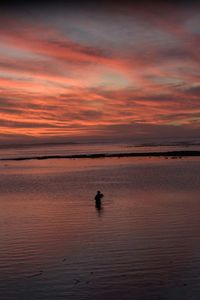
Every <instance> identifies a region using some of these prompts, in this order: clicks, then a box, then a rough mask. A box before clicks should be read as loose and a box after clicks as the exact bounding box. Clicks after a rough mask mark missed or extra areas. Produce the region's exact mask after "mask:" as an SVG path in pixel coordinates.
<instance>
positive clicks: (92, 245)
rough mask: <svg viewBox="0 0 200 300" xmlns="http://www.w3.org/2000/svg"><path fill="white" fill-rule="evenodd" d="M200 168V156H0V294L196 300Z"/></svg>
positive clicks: (199, 259) (199, 270) (199, 261)
mask: <svg viewBox="0 0 200 300" xmlns="http://www.w3.org/2000/svg"><path fill="white" fill-rule="evenodd" d="M199 169H200V158H198V157H196V158H195V157H190V158H189V157H186V158H182V159H170V158H169V159H165V158H156V157H154V158H136V157H126V158H104V159H103V158H102V159H87V158H85V159H77V160H73V159H71V160H65V159H59V160H56V159H52V160H44V161H40V160H33V161H8V162H7V161H4V162H3V161H1V162H0V171H1V173H0V174H1V175H0V195H1V198H0V228H1V230H0V239H1V244H0V269H1V272H0V296H1V297H0V298H1V299H3V300H9V299H10V300H11V299H12V300H16V299H20V300H23V299H30V300H37V299H52V300H53V299H69V300H71V299H77V300H79V299H85V300H86V299H87V300H90V299H91V300H92V299H96V300H102V299H104V300H107V299H120V300H129V299H130V300H131V299H134V300H139V299H140V300H149V299H151V300H154V299H159V300H162V299H170V300H175V299H176V300H177V299H180V300H186V299H192V300H199V295H200V229H199V228H200V203H199V199H200V173H199ZM97 190H101V191H102V192H103V193H104V195H105V197H104V199H103V201H102V206H101V207H100V208H99V207H98V208H96V207H95V203H94V196H95V193H96V191H97Z"/></svg>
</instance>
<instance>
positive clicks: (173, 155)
mask: <svg viewBox="0 0 200 300" xmlns="http://www.w3.org/2000/svg"><path fill="white" fill-rule="evenodd" d="M189 156H200V151H167V152H132V153H127V152H125V153H93V154H74V155H44V156H33V157H15V158H1V159H0V160H1V161H8V160H14V161H19V160H33V159H34V160H44V159H61V158H67V159H78V158H108V157H118V158H120V157H171V158H181V157H189Z"/></svg>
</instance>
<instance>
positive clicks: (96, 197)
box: [94, 191, 104, 201]
mask: <svg viewBox="0 0 200 300" xmlns="http://www.w3.org/2000/svg"><path fill="white" fill-rule="evenodd" d="M103 197H104V194H102V193H101V192H100V191H97V194H96V196H95V198H94V199H95V200H96V201H101V199H102V198H103Z"/></svg>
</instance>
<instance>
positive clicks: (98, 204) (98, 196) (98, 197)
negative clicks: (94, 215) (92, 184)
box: [94, 191, 104, 213]
mask: <svg viewBox="0 0 200 300" xmlns="http://www.w3.org/2000/svg"><path fill="white" fill-rule="evenodd" d="M103 197H104V195H103V194H102V193H101V192H100V191H97V194H96V196H95V198H94V199H95V202H96V205H95V206H96V210H97V211H98V213H100V212H101V210H102V206H101V199H102V198H103Z"/></svg>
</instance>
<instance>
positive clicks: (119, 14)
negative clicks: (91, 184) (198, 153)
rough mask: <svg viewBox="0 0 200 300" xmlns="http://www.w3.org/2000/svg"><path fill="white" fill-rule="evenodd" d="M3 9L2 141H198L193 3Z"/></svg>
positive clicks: (199, 20)
mask: <svg viewBox="0 0 200 300" xmlns="http://www.w3.org/2000/svg"><path fill="white" fill-rule="evenodd" d="M28 3H29V4H27V3H23V2H18V3H17V2H15V4H14V2H9V1H5V2H2V4H1V6H0V143H2V144H7V143H10V144H12V143H33V142H34V143H37V142H40V143H41V142H67V141H103V140H109V141H116V140H118V141H123V140H134V139H146V138H148V139H151V138H152V139H153V138H157V139H159V138H165V139H168V138H180V137H182V138H185V139H187V138H198V137H199V129H200V6H199V5H198V4H197V2H194V1H177V2H176V1H159V2H158V1H148V2H144V1H140V2H126V1H122V2H117V1H113V2H109V1H106V2H103V1H102V2H100V1H98V2H97V3H95V2H87V3H86V2H85V3H83V2H78V1H77V2H65V3H64V2H61V1H54V2H50V1H49V2H41V3H43V4H40V3H39V2H34V3H31V2H28Z"/></svg>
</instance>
